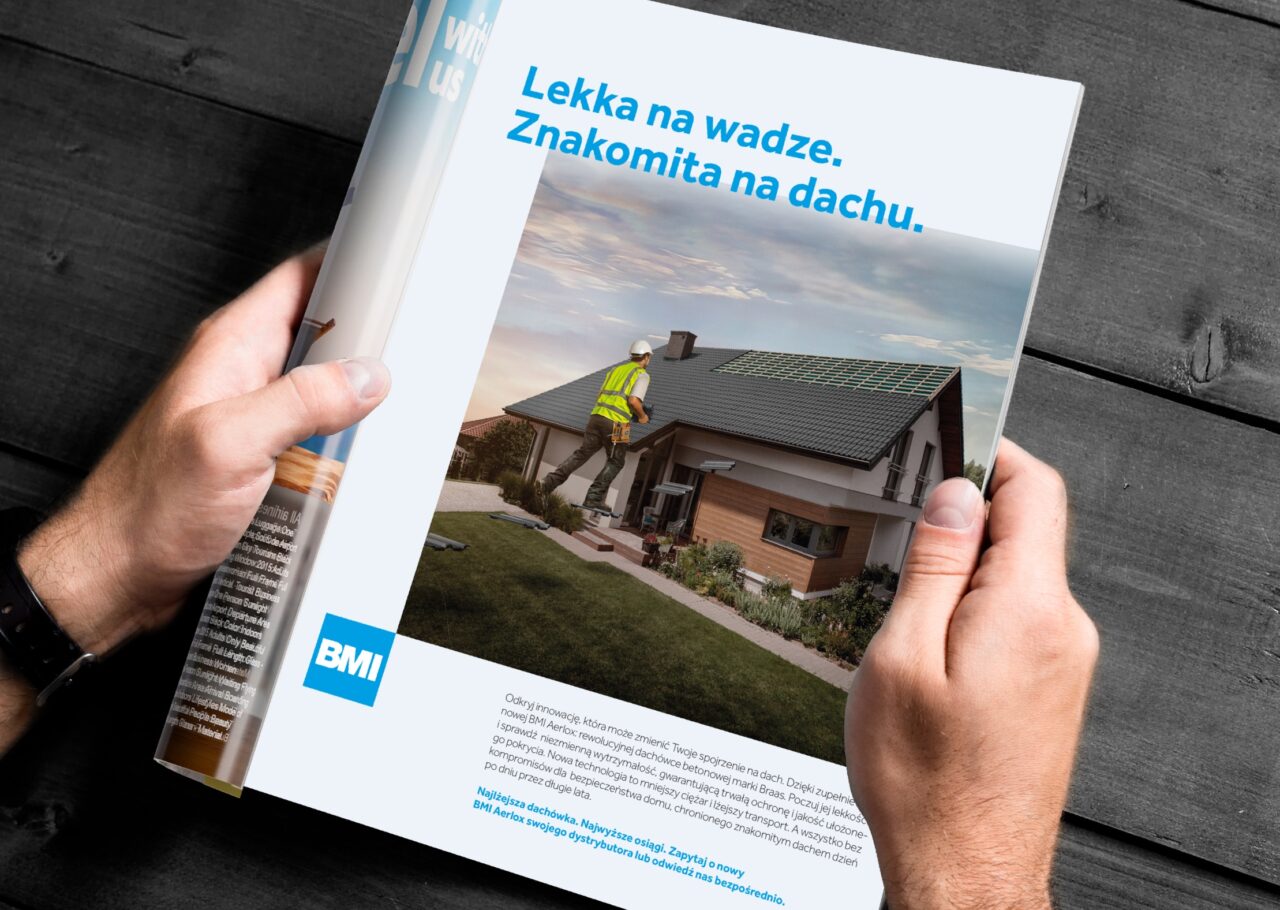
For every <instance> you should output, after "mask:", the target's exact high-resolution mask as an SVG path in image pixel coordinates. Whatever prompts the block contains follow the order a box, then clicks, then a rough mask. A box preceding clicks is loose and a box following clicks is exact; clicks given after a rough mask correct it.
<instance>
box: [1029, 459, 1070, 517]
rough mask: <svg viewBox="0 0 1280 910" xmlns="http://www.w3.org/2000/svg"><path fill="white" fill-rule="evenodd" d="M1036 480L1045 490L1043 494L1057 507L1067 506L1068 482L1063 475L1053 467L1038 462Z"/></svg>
mask: <svg viewBox="0 0 1280 910" xmlns="http://www.w3.org/2000/svg"><path fill="white" fill-rule="evenodd" d="M1036 480H1037V482H1038V483H1039V485H1040V486H1041V487H1042V488H1043V494H1044V496H1046V497H1047V498H1048V500H1049V501H1050V502H1051V503H1053V504H1054V505H1055V506H1065V505H1066V503H1067V482H1066V480H1065V479H1064V478H1063V476H1062V473H1061V472H1060V471H1059V470H1058V469H1057V468H1055V467H1053V466H1052V465H1048V464H1045V463H1044V462H1043V461H1041V462H1037V468H1036Z"/></svg>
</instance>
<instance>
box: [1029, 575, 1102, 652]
mask: <svg viewBox="0 0 1280 910" xmlns="http://www.w3.org/2000/svg"><path fill="white" fill-rule="evenodd" d="M1039 600H1040V603H1039V609H1037V610H1035V611H1033V612H1032V615H1033V616H1034V617H1035V618H1034V620H1033V621H1032V624H1031V632H1032V636H1033V641H1034V644H1035V650H1036V654H1037V656H1038V657H1039V658H1040V659H1042V660H1045V661H1050V662H1055V663H1087V664H1090V665H1091V664H1092V663H1093V662H1094V661H1096V660H1097V656H1098V649H1099V640H1098V630H1097V627H1096V626H1095V625H1094V624H1093V620H1091V619H1090V618H1089V616H1088V614H1087V613H1085V612H1084V610H1083V609H1081V607H1080V605H1079V604H1078V603H1076V600H1075V598H1074V597H1072V596H1071V593H1070V592H1069V591H1067V590H1065V589H1064V590H1062V591H1055V592H1052V593H1050V594H1047V595H1045V596H1043V597H1042V598H1039Z"/></svg>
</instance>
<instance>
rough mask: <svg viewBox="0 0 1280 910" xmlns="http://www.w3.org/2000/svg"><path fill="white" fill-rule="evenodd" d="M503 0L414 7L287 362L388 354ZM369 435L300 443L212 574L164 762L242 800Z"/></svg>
mask: <svg viewBox="0 0 1280 910" xmlns="http://www.w3.org/2000/svg"><path fill="white" fill-rule="evenodd" d="M500 4H501V0H427V2H419V3H414V4H413V6H412V7H411V8H410V10H409V16H408V19H407V21H406V23H405V27H404V31H403V32H402V34H401V37H400V42H399V44H398V45H397V47H396V53H395V55H394V57H393V60H392V63H391V67H390V69H389V70H388V73H387V79H386V83H385V84H384V86H383V91H382V95H381V97H380V99H379V101H378V106H377V108H376V110H375V112H374V116H373V121H372V122H371V124H370V126H369V131H368V134H367V135H366V137H365V143H364V147H363V148H362V149H361V152H360V157H359V159H358V161H357V163H356V168H355V172H354V174H353V176H352V180H351V185H350V187H349V188H348V190H347V194H346V198H345V199H344V200H343V204H342V209H341V211H340V213H339V215H338V220H337V224H336V226H335V227H334V231H333V235H332V239H331V240H330V243H329V247H328V249H327V251H326V253H325V257H324V264H323V265H322V267H321V269H320V273H319V276H318V277H317V280H316V285H315V288H314V290H313V291H312V295H311V298H310V301H309V302H308V305H307V310H306V313H305V315H304V317H303V320H302V323H301V325H300V326H299V329H298V333H297V336H296V337H295V339H294V344H293V348H292V351H291V352H290V354H289V358H288V360H287V362H286V363H285V365H284V369H285V370H286V371H287V370H290V369H293V368H294V367H296V366H299V365H301V364H306V363H316V362H322V361H329V360H334V359H340V358H348V357H377V356H379V355H381V353H382V350H383V348H384V347H385V345H386V342H387V338H388V335H389V334H390V331H391V325H392V322H393V321H394V319H395V315H396V312H397V311H398V309H399V308H400V306H401V304H402V298H403V296H404V291H405V287H406V284H407V282H408V278H409V273H410V270H411V268H412V265H413V262H414V258H415V255H416V253H417V250H418V246H419V243H420V242H421V239H422V235H423V232H424V230H425V228H426V225H427V222H428V220H429V217H430V212H431V208H432V205H433V203H434V200H435V196H436V193H437V191H438V189H439V187H440V184H441V182H442V180H443V178H444V174H445V170H446V164H447V160H448V156H449V151H450V149H451V148H452V145H453V141H454V138H455V137H456V135H457V131H458V127H459V124H460V122H461V119H462V115H463V111H464V109H465V107H466V102H467V98H468V96H469V94H470V91H471V87H472V84H473V83H474V81H475V77H476V73H477V71H478V69H479V66H480V64H481V61H482V59H483V56H484V53H485V50H486V48H487V46H488V42H489V38H490V35H491V33H492V29H493V24H494V20H495V18H496V15H497V12H498V8H499V6H500ZM355 435H356V428H355V427H352V428H350V429H348V430H345V431H343V432H341V433H338V434H335V435H331V436H314V437H312V438H310V439H307V440H303V441H302V442H300V443H298V444H297V445H295V446H292V447H290V448H289V449H288V450H287V451H285V452H284V453H283V454H281V455H280V457H279V458H278V459H277V462H276V472H275V477H274V480H273V482H272V485H271V487H270V489H269V490H268V492H267V495H266V498H265V499H264V500H263V502H262V505H261V506H260V507H259V508H258V511H257V514H256V515H255V517H254V519H253V521H252V522H251V523H250V525H249V527H248V529H247V530H246V532H245V534H244V536H243V537H241V539H240V541H239V542H238V543H237V544H236V546H235V548H234V549H233V550H232V552H231V554H230V556H228V558H227V559H226V561H225V562H223V563H222V565H221V566H219V568H218V570H217V571H216V572H215V574H214V576H213V582H212V585H211V587H210V590H209V595H208V597H207V598H206V600H205V604H204V610H203V612H202V613H201V617H200V621H199V624H198V626H197V628H196V632H195V636H194V639H193V641H192V644H191V648H190V651H189V652H188V655H187V661H186V664H185V666H184V667H183V671H182V675H181V677H180V679H179V682H178V686H177V691H176V693H175V694H174V699H173V703H172V705H171V707H170V710H169V715H168V718H167V719H166V721H165V727H164V732H163V734H162V735H161V739H160V742H159V745H158V746H157V749H156V755H155V757H156V760H157V761H159V762H160V763H162V764H164V765H166V766H167V767H170V768H172V769H173V770H175V771H178V772H179V773H182V774H185V775H187V776H190V777H194V778H196V779H198V780H201V781H203V782H204V783H207V784H209V785H211V786H214V787H217V788H219V789H223V790H226V791H229V792H233V793H238V792H239V791H240V790H241V789H242V788H243V786H244V782H245V779H246V777H247V774H248V769H249V763H250V760H251V758H252V755H253V750H254V747H255V745H256V743H257V740H258V735H259V733H260V731H261V728H262V723H263V720H264V719H265V716H266V711H267V707H268V705H269V702H270V699H271V693H272V690H273V688H274V686H275V683H276V680H277V677H278V675H279V672H280V664H281V661H282V659H283V656H284V652H285V649H286V646H287V644H288V641H289V635H290V632H291V630H292V627H293V622H294V620H295V618H296V616H297V614H298V610H299V608H300V606H301V602H302V597H303V594H304V592H305V589H306V583H307V579H308V576H309V575H310V571H311V566H312V564H313V562H314V559H315V556H316V551H317V550H318V548H319V544H320V540H321V537H322V536H323V533H324V528H325V525H326V524H327V522H328V518H329V513H330V511H331V509H332V506H333V502H334V499H335V497H336V496H337V492H338V487H339V485H340V483H341V479H342V474H343V471H344V469H345V466H346V463H347V459H348V457H349V454H350V451H351V446H352V442H353V440H354V438H355Z"/></svg>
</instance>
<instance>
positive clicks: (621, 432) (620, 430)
mask: <svg viewBox="0 0 1280 910" xmlns="http://www.w3.org/2000/svg"><path fill="white" fill-rule="evenodd" d="M609 441H610V442H611V443H613V444H614V445H618V444H619V443H621V444H623V445H627V444H629V443H630V442H631V424H629V423H617V422H615V423H614V424H613V432H612V433H610V434H609Z"/></svg>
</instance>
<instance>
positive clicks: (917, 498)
mask: <svg viewBox="0 0 1280 910" xmlns="http://www.w3.org/2000/svg"><path fill="white" fill-rule="evenodd" d="M935 452H937V447H936V446H935V445H934V444H933V443H931V442H926V443H925V444H924V454H922V455H921V456H920V470H919V472H918V473H917V474H916V487H915V489H914V490H913V491H912V492H911V504H912V505H913V506H920V505H923V504H924V494H925V493H926V492H927V491H928V489H929V485H930V483H931V481H930V480H929V472H930V471H931V470H933V456H934V453H935Z"/></svg>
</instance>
